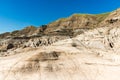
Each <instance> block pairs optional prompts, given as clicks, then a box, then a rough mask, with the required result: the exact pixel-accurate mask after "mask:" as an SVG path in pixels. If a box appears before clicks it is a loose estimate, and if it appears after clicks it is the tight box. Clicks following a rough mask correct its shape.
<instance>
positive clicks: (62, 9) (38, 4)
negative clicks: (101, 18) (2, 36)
mask: <svg viewBox="0 0 120 80" xmlns="http://www.w3.org/2000/svg"><path fill="white" fill-rule="evenodd" d="M119 7H120V0H111V1H110V0H0V33H3V32H10V31H13V30H17V29H18V30H19V29H22V28H24V27H26V26H29V25H35V26H40V25H42V24H48V23H50V22H53V21H55V20H57V19H59V18H62V17H68V16H70V15H72V14H74V13H90V14H98V13H104V12H110V11H113V10H115V9H117V8H119Z"/></svg>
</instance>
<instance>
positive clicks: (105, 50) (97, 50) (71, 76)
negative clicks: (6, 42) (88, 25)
mask: <svg viewBox="0 0 120 80" xmlns="http://www.w3.org/2000/svg"><path fill="white" fill-rule="evenodd" d="M107 33H109V34H107ZM119 41H120V27H113V28H109V27H104V28H96V29H92V30H89V31H86V32H84V33H83V34H80V35H78V36H76V37H74V38H69V39H65V40H59V41H58V42H55V43H53V44H52V45H49V46H46V47H45V46H43V47H39V48H30V47H29V48H24V49H20V53H19V54H16V55H13V56H8V57H4V58H2V57H0V65H1V66H0V79H1V80H119V79H120V76H119V75H120V72H119V67H120V54H119V53H120V50H119V47H120V45H119Z"/></svg>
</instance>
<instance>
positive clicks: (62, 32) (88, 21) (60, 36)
mask: <svg viewBox="0 0 120 80" xmlns="http://www.w3.org/2000/svg"><path fill="white" fill-rule="evenodd" d="M119 13H120V10H119V9H117V10H115V11H113V12H110V13H104V14H96V15H92V14H73V15H72V16H70V17H68V18H62V19H59V20H57V21H55V22H52V23H50V24H48V25H42V26H41V27H38V28H37V27H34V26H28V27H26V28H24V29H22V30H16V31H13V32H7V33H3V34H0V51H1V52H6V51H8V50H12V49H14V50H15V49H17V48H26V47H41V46H48V45H51V44H53V43H55V42H57V41H59V40H64V39H69V38H74V37H76V36H77V35H80V34H83V33H85V32H86V31H89V30H92V29H96V28H100V27H109V28H112V27H119V22H120V18H119V17H120V15H119ZM108 33H109V32H108ZM8 47H9V48H8Z"/></svg>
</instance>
